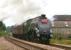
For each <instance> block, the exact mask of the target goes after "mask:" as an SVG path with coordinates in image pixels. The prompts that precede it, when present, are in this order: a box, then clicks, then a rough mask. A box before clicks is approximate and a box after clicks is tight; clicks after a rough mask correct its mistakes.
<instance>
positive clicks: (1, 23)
mask: <svg viewBox="0 0 71 50" xmlns="http://www.w3.org/2000/svg"><path fill="white" fill-rule="evenodd" d="M5 30H6V27H5V25H4V24H3V22H2V21H0V31H5Z"/></svg>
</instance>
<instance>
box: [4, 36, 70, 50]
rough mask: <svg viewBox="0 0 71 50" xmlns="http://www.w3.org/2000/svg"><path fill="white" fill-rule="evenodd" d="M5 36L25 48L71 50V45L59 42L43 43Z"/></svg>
mask: <svg viewBox="0 0 71 50" xmlns="http://www.w3.org/2000/svg"><path fill="white" fill-rule="evenodd" d="M5 38H6V39H7V40H8V41H10V42H12V43H14V44H16V45H18V46H19V47H22V48H24V49H25V50H71V46H65V45H59V44H50V45H43V44H37V43H32V42H27V41H24V40H20V39H17V38H14V37H5ZM49 48H50V49H49Z"/></svg>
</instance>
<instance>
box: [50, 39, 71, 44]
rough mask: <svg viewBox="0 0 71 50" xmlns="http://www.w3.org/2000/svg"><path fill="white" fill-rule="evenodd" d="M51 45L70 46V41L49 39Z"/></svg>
mask: <svg viewBox="0 0 71 50" xmlns="http://www.w3.org/2000/svg"><path fill="white" fill-rule="evenodd" d="M50 43H51V44H63V45H71V39H61V40H58V39H51V41H50Z"/></svg>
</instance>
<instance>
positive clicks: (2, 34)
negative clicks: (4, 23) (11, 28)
mask: <svg viewBox="0 0 71 50" xmlns="http://www.w3.org/2000/svg"><path fill="white" fill-rule="evenodd" d="M7 34H8V33H7V32H5V31H0V37H1V36H6V35H7Z"/></svg>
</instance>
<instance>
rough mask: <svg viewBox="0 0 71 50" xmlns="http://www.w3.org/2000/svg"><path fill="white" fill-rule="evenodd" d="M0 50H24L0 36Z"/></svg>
mask: <svg viewBox="0 0 71 50" xmlns="http://www.w3.org/2000/svg"><path fill="white" fill-rule="evenodd" d="M0 50H25V49H23V48H20V47H18V46H16V45H14V44H12V43H11V42H9V41H7V40H6V39H5V38H4V37H0Z"/></svg>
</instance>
